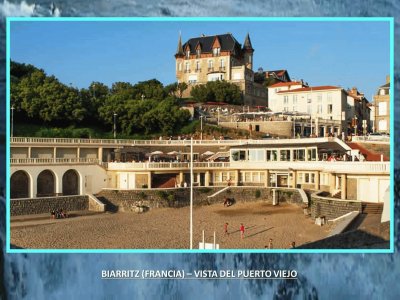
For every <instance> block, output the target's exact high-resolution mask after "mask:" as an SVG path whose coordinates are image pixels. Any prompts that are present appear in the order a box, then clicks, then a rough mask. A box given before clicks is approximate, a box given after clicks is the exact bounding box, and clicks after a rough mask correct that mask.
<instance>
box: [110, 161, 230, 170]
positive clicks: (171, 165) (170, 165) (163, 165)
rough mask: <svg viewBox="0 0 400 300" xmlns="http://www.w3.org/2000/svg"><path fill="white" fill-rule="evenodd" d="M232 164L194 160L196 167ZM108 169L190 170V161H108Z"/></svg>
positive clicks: (223, 167)
mask: <svg viewBox="0 0 400 300" xmlns="http://www.w3.org/2000/svg"><path fill="white" fill-rule="evenodd" d="M229 167H230V164H229V163H227V162H193V168H195V169H204V170H208V169H226V168H229ZM106 168H107V170H114V171H116V170H155V169H170V170H189V169H190V163H189V162H177V163H176V162H134V163H107V166H106Z"/></svg>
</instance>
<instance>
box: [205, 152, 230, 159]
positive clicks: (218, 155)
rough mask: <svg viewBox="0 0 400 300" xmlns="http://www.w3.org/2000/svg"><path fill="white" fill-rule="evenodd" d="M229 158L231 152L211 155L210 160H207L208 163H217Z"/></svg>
mask: <svg viewBox="0 0 400 300" xmlns="http://www.w3.org/2000/svg"><path fill="white" fill-rule="evenodd" d="M228 157H229V152H228V151H227V152H217V153H215V154H213V155H211V156H210V157H209V158H207V160H208V161H215V160H216V159H218V158H228Z"/></svg>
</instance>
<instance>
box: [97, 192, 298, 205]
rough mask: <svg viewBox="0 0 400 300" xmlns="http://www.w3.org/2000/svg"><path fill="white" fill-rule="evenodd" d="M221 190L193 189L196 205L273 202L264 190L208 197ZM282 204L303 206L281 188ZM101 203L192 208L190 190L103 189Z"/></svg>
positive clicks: (280, 199)
mask: <svg viewBox="0 0 400 300" xmlns="http://www.w3.org/2000/svg"><path fill="white" fill-rule="evenodd" d="M220 190H221V187H199V188H194V189H193V204H194V205H195V206H199V205H210V204H214V203H223V202H224V198H225V197H228V198H234V199H235V201H236V202H251V201H259V200H261V201H269V202H271V203H272V190H271V189H270V188H261V187H230V188H229V189H228V190H226V191H224V192H221V193H220V194H218V195H216V196H214V197H208V196H211V195H213V194H215V193H216V192H218V191H220ZM277 195H278V199H279V201H281V202H290V203H297V204H302V199H301V195H300V193H299V192H298V191H297V190H293V189H292V190H291V189H278V192H277ZM97 198H98V199H99V200H102V199H103V200H104V199H106V201H108V202H110V203H112V205H114V206H115V207H116V210H119V211H135V209H136V207H138V206H144V207H147V208H150V209H151V208H159V207H184V206H188V205H190V189H189V188H179V189H160V190H156V189H151V190H149V189H143V190H108V189H107V190H106V189H105V190H103V191H102V192H101V193H99V194H97Z"/></svg>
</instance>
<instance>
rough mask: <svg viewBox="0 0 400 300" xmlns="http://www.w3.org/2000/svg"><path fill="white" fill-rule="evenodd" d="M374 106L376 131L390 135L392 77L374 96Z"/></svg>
mask: <svg viewBox="0 0 400 300" xmlns="http://www.w3.org/2000/svg"><path fill="white" fill-rule="evenodd" d="M374 106H375V118H374V119H375V122H374V123H375V124H374V125H375V128H374V129H375V130H374V131H376V132H381V133H389V134H390V76H387V77H386V83H385V84H384V85H382V86H380V87H379V89H378V91H377V93H376V95H375V96H374Z"/></svg>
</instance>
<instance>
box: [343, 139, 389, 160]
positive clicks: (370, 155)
mask: <svg viewBox="0 0 400 300" xmlns="http://www.w3.org/2000/svg"><path fill="white" fill-rule="evenodd" d="M347 145H348V146H349V147H350V148H351V149H353V150H359V151H360V152H361V153H362V155H363V156H364V158H365V160H367V161H381V154H380V153H377V152H374V151H373V150H372V149H371V150H370V149H367V148H366V147H364V146H362V145H361V144H359V143H347ZM382 154H383V160H384V161H389V157H387V156H386V155H385V153H382Z"/></svg>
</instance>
